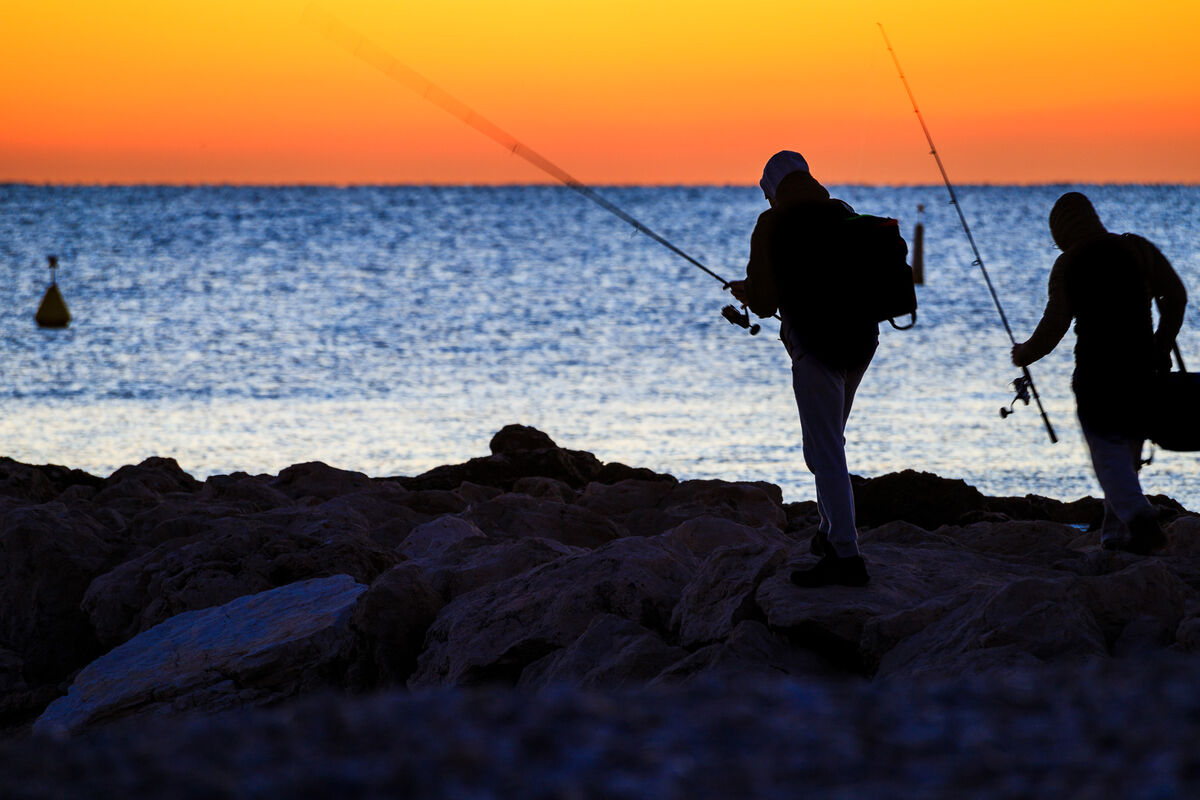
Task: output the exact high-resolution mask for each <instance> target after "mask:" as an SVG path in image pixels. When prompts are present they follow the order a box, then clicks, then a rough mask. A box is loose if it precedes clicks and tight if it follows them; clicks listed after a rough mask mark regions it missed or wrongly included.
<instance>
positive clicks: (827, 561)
mask: <svg viewBox="0 0 1200 800" xmlns="http://www.w3.org/2000/svg"><path fill="white" fill-rule="evenodd" d="M870 580H871V576H870V575H868V574H867V562H865V561H863V557H862V556H850V557H849V558H838V557H837V556H835V555H827V556H823V557H822V558H821V560H820V561H818V562H817V563H816V565H815V566H812V567H809V568H808V569H798V570H796V571H795V572H793V573H792V583H794V584H796V585H797V586H804V587H806V588H812V587H816V586H866V585H867V583H868V582H869V581H870Z"/></svg>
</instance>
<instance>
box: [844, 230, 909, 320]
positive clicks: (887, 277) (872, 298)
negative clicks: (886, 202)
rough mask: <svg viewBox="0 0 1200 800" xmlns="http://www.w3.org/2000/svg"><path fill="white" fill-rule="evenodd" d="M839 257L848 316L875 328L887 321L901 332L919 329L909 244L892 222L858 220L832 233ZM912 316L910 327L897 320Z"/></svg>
mask: <svg viewBox="0 0 1200 800" xmlns="http://www.w3.org/2000/svg"><path fill="white" fill-rule="evenodd" d="M832 233H833V239H834V241H835V242H836V247H837V252H838V255H837V256H836V257H837V260H838V264H839V266H840V267H841V269H840V270H839V273H840V280H839V281H838V283H839V284H840V287H839V288H840V293H841V294H842V300H841V302H842V303H844V304H845V305H846V309H845V313H847V314H850V315H853V316H861V317H866V318H867V319H870V320H871V321H872V322H883V321H884V320H887V321H888V322H889V323H891V325H892V327H893V328H896V329H897V330H908V329H909V328H911V327H912V326H913V325H916V324H917V292H916V289H915V288H914V287H913V276H912V268H911V267H909V266H908V263H907V261H906V259H907V256H908V244H907V243H905V241H904V237H902V236H901V235H900V223H899V222H898V221H896V220H894V219H892V218H891V217H875V216H872V215H870V214H856V215H854V216H852V217H847V218H846V219H844V220H842V221H841V222H840V223H839V224H838V225H837V226H836V227H835V229H834V230H833V231H832ZM905 316H911V317H912V320H911V321H910V322H909V323H908V324H907V325H898V324H897V323H896V318H897V317H905Z"/></svg>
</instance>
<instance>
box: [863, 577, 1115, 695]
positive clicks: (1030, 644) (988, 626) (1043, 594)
mask: <svg viewBox="0 0 1200 800" xmlns="http://www.w3.org/2000/svg"><path fill="white" fill-rule="evenodd" d="M1072 580H1073V579H1071V578H1060V579H1054V578H1045V577H1027V578H1017V579H1014V580H1010V581H1008V582H1005V583H1004V584H1003V585H1000V586H995V587H984V586H977V587H976V588H975V589H974V593H973V594H974V596H973V597H971V598H970V599H968V600H967V602H965V603H963V604H962V605H960V606H959V607H958V608H956V609H955V610H953V611H951V612H950V613H948V614H946V615H945V616H943V617H941V619H938V620H937V621H935V622H933V623H931V624H930V625H929V626H928V627H926V628H925V629H924V630H922V631H921V632H920V633H918V634H916V635H915V636H912V637H909V638H908V639H905V640H904V641H903V642H901V643H900V644H898V645H897V646H896V647H894V648H893V649H892V650H890V651H889V652H888V653H887V654H885V655H884V656H883V658H882V659H881V663H880V667H879V674H880V675H886V676H890V677H893V678H894V677H897V676H899V675H905V676H910V677H911V676H914V675H921V674H946V673H958V674H965V673H972V672H988V671H991V670H996V669H1006V668H1011V667H1013V666H1014V665H1020V664H1037V663H1045V662H1052V661H1067V662H1074V661H1083V660H1087V659H1099V658H1105V657H1107V655H1108V646H1107V643H1106V642H1105V637H1104V633H1103V631H1102V630H1101V628H1100V626H1099V625H1098V624H1097V622H1096V620H1095V618H1094V617H1093V615H1092V614H1091V612H1090V611H1089V610H1088V609H1087V608H1086V607H1085V606H1084V605H1083V604H1082V603H1080V602H1079V601H1078V599H1077V598H1076V597H1075V596H1074V593H1073V591H1072Z"/></svg>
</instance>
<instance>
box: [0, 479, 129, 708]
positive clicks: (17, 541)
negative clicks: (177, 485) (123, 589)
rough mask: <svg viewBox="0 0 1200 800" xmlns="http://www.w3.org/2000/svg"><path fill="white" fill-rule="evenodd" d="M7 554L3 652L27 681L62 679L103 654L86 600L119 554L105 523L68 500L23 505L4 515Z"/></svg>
mask: <svg viewBox="0 0 1200 800" xmlns="http://www.w3.org/2000/svg"><path fill="white" fill-rule="evenodd" d="M0 554H2V555H0V649H2V650H7V651H9V652H10V653H12V654H16V655H17V656H18V657H19V658H20V659H21V661H22V662H23V665H22V667H21V669H20V670H19V672H20V677H21V680H22V681H23V682H26V683H27V684H28V685H29V686H30V687H32V686H36V685H39V684H50V683H57V682H58V681H60V680H62V679H63V678H65V677H67V676H68V675H69V674H70V673H71V672H73V671H74V670H76V669H78V668H79V667H81V666H83V665H84V664H86V663H87V662H88V661H89V660H90V659H92V658H94V657H95V656H96V655H98V654H99V653H100V652H102V650H101V647H100V644H99V642H97V640H96V636H95V635H94V634H93V632H92V627H91V625H90V624H89V621H88V618H87V616H86V615H85V614H84V612H83V611H81V610H80V605H79V604H80V601H81V600H82V599H83V596H84V593H85V592H86V591H87V588H88V585H89V584H91V582H92V580H93V579H94V578H95V577H96V576H97V575H99V574H102V573H103V572H104V571H105V570H106V569H107V568H108V567H109V566H110V565H111V563H112V560H113V557H114V547H113V545H112V543H111V542H109V541H107V540H106V531H105V530H104V529H103V528H101V527H100V526H98V525H96V524H95V523H94V522H93V521H91V520H90V519H88V518H87V517H81V516H78V515H74V514H71V513H70V512H69V511H68V509H67V508H66V506H64V505H62V504H61V503H48V504H45V505H34V506H18V507H16V508H13V509H10V510H9V511H8V512H7V513H5V514H4V515H3V516H2V517H0ZM7 672H9V673H10V674H11V673H12V672H13V670H11V669H10V670H7ZM10 688H11V687H10ZM2 689H4V687H2V686H0V690H2Z"/></svg>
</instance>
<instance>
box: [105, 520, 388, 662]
mask: <svg viewBox="0 0 1200 800" xmlns="http://www.w3.org/2000/svg"><path fill="white" fill-rule="evenodd" d="M339 511H340V513H336V512H339ZM399 559H400V555H399V554H398V553H395V552H394V551H392V550H391V549H387V548H383V547H380V546H379V545H377V544H376V543H375V542H373V541H372V540H371V538H370V537H369V535H368V533H367V523H366V521H365V520H364V519H363V517H362V516H361V515H359V514H357V513H355V512H352V511H350V510H347V509H344V508H343V509H340V510H339V509H336V508H328V507H325V508H322V509H314V508H307V509H306V508H287V509H279V510H275V511H269V512H264V513H261V514H254V515H245V516H238V517H229V518H222V519H214V520H210V521H207V522H206V523H205V530H204V532H203V533H201V534H199V535H196V536H193V537H190V538H188V539H182V540H178V539H177V540H172V541H169V542H166V543H164V544H162V545H160V546H158V547H156V548H154V549H153V550H151V551H150V552H148V553H146V554H144V555H142V556H140V557H138V558H134V559H132V560H130V561H127V562H125V563H123V564H121V565H120V566H119V567H117V568H115V569H113V570H112V571H111V572H108V573H107V574H104V575H102V576H100V577H98V578H96V579H95V581H93V583H92V585H91V586H90V587H89V588H88V589H87V593H86V595H84V596H83V598H82V600H83V602H82V608H83V610H84V611H85V612H86V613H87V615H88V619H89V620H90V621H91V624H92V626H93V629H94V630H95V632H96V636H97V637H99V639H100V641H101V642H103V643H104V644H105V645H106V646H108V647H112V646H114V645H117V644H120V643H121V642H124V641H126V640H127V639H129V638H130V637H132V636H134V635H136V634H137V633H139V632H141V631H145V630H147V629H149V628H151V627H153V626H155V625H157V624H159V623H160V622H162V621H164V620H166V619H168V618H169V617H172V616H174V615H176V614H180V613H182V612H185V611H195V610H197V609H202V608H208V607H209V606H215V605H221V604H223V603H227V602H229V601H231V600H233V599H234V598H236V597H240V596H242V595H247V594H254V593H257V592H263V591H266V590H268V589H271V588H274V587H277V586H283V585H286V584H289V583H294V582H296V581H300V580H305V579H308V578H317V577H325V576H329V575H336V574H340V573H345V574H348V575H352V576H353V577H354V578H355V579H356V580H358V581H360V582H362V583H367V584H369V583H370V582H371V581H373V580H374V579H375V577H376V576H378V575H379V574H380V573H381V572H383V571H384V570H385V569H387V568H388V567H390V566H392V565H393V564H395V563H397V562H398V561H399Z"/></svg>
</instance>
